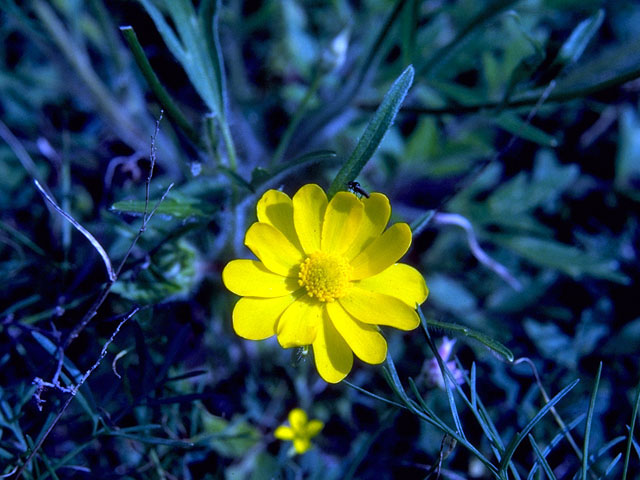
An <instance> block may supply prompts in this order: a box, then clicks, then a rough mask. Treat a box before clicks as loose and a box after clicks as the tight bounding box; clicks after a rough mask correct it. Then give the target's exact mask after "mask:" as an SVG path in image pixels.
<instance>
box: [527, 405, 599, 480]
mask: <svg viewBox="0 0 640 480" xmlns="http://www.w3.org/2000/svg"><path fill="white" fill-rule="evenodd" d="M586 416H587V414H586V413H583V414H581V415H578V417H576V418H575V419H574V420H573V421H571V422H570V423H569V425H567V426H566V428H563V429H562V431H561V432H560V433H558V434H557V435H556V436H555V437H553V439H552V440H551V442H549V445H547V446H546V447H545V448H544V450H543V451H542V455H543V456H544V457H545V458H546V457H547V456H548V455H549V454H550V453H551V452H552V451H553V449H554V448H555V447H556V446H557V445H558V444H559V443H560V442H561V441H562V439H563V438H565V436H566V435H567V432H569V431H571V430H573V429H574V428H575V427H577V426H578V425H579V424H580V423H581V422H582V420H584V417H586ZM539 466H540V465H539V463H537V462H536V464H535V465H534V466H533V468H531V471H530V472H529V475H528V476H527V480H533V476H534V475H535V473H536V472H537V471H538V467H539Z"/></svg>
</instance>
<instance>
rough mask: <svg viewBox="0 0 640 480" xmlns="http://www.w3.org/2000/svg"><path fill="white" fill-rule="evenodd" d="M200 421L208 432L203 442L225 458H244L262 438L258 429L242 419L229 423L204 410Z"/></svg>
mask: <svg viewBox="0 0 640 480" xmlns="http://www.w3.org/2000/svg"><path fill="white" fill-rule="evenodd" d="M200 419H201V421H202V424H203V430H204V431H205V432H206V435H205V436H204V437H203V440H204V441H206V442H207V444H208V445H209V447H210V448H212V449H213V450H215V451H216V452H217V453H218V454H219V455H222V456H225V457H233V458H241V457H243V456H244V455H245V454H246V453H247V452H248V451H249V450H250V449H251V448H252V447H253V446H254V445H256V444H257V443H258V442H259V441H260V439H261V437H262V435H261V433H260V431H259V430H258V429H257V428H255V427H253V426H252V425H251V424H249V423H248V422H247V421H246V420H244V419H242V418H240V417H237V418H234V419H232V421H228V420H225V419H224V418H222V417H218V416H216V415H212V414H211V413H209V412H207V411H206V410H205V409H204V408H202V409H200Z"/></svg>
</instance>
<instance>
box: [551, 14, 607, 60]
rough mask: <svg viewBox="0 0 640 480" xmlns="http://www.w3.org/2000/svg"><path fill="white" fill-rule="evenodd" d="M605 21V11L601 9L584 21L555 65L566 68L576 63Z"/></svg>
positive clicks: (565, 45) (560, 53)
mask: <svg viewBox="0 0 640 480" xmlns="http://www.w3.org/2000/svg"><path fill="white" fill-rule="evenodd" d="M603 20H604V10H602V9H600V10H598V11H597V12H596V14H595V15H593V16H591V17H589V18H588V19H586V20H583V21H582V22H580V23H579V24H578V26H577V27H576V28H574V29H573V32H571V35H570V36H569V38H568V39H567V41H566V42H564V44H563V45H562V47H561V48H560V51H559V52H558V56H557V57H556V58H555V60H554V62H553V63H554V65H560V66H562V67H564V66H565V65H569V64H571V63H574V62H576V61H577V60H578V59H579V58H580V57H581V56H582V53H583V52H584V50H585V48H587V44H588V43H589V41H591V39H592V38H593V36H594V35H595V34H596V33H597V31H598V29H599V28H600V26H601V25H602V21H603Z"/></svg>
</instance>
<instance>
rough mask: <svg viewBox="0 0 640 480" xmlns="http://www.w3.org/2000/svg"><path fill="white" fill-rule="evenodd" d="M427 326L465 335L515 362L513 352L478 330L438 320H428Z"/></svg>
mask: <svg viewBox="0 0 640 480" xmlns="http://www.w3.org/2000/svg"><path fill="white" fill-rule="evenodd" d="M427 324H428V325H429V326H430V327H435V328H441V329H442V330H445V331H448V332H454V333H457V334H460V335H464V336H465V337H468V338H471V339H473V340H476V341H478V342H480V343H482V344H483V345H484V346H485V347H487V348H489V349H491V350H493V351H494V352H496V353H497V354H498V355H500V356H502V357H503V358H504V359H505V360H507V361H508V362H513V359H514V356H513V353H512V352H511V350H509V349H508V348H507V347H505V346H504V345H502V344H501V343H500V342H498V341H497V340H494V339H493V338H491V337H489V336H487V335H485V334H484V333H480V332H478V331H476V330H473V329H471V328H469V327H465V326H464V325H458V324H455V323H448V322H438V321H436V320H427Z"/></svg>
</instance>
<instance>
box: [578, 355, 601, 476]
mask: <svg viewBox="0 0 640 480" xmlns="http://www.w3.org/2000/svg"><path fill="white" fill-rule="evenodd" d="M601 373H602V362H600V366H599V367H598V373H597V375H596V383H595V384H594V386H593V392H591V400H590V401H589V409H588V410H587V423H586V425H585V427H584V444H583V446H582V480H587V469H588V460H589V437H590V435H591V421H592V419H593V411H594V409H595V406H596V395H597V394H598V386H599V385H600V374H601Z"/></svg>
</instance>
